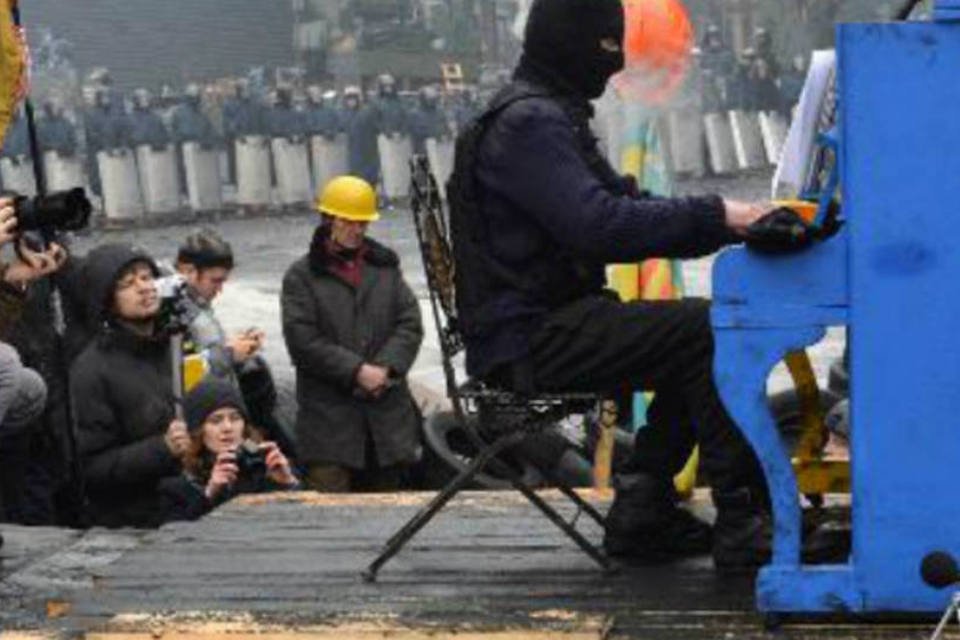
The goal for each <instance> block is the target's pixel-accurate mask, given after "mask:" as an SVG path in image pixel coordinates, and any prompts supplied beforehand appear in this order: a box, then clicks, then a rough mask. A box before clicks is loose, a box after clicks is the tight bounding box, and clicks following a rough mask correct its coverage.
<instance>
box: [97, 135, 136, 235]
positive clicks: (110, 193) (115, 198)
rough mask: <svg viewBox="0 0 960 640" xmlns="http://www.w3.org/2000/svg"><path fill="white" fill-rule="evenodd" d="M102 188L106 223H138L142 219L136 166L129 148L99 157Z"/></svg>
mask: <svg viewBox="0 0 960 640" xmlns="http://www.w3.org/2000/svg"><path fill="white" fill-rule="evenodd" d="M97 165H98V166H99V168H100V188H101V190H102V192H103V210H104V213H105V214H106V216H107V220H135V219H138V218H141V217H143V200H142V199H141V197H140V180H139V177H138V176H137V163H136V162H135V161H134V156H133V152H132V151H130V150H129V149H112V150H110V151H101V152H100V153H98V154H97Z"/></svg>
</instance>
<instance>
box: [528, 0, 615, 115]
mask: <svg viewBox="0 0 960 640" xmlns="http://www.w3.org/2000/svg"><path fill="white" fill-rule="evenodd" d="M623 30H624V14H623V5H621V4H620V0H534V2H533V6H532V7H531V8H530V17H529V19H528V20H527V29H526V33H525V35H524V42H523V58H522V59H521V63H520V64H521V67H524V66H532V67H533V68H534V69H536V70H540V71H546V72H547V73H549V74H551V75H552V76H554V77H556V78H559V79H560V80H562V81H563V82H564V83H565V84H567V85H568V86H569V87H570V88H572V89H574V90H575V91H576V92H577V93H578V94H579V95H580V96H581V97H583V98H587V99H591V100H592V99H594V98H599V97H600V96H601V95H603V91H604V89H605V88H606V86H607V82H608V81H609V80H610V78H611V76H613V75H614V74H615V73H617V72H618V71H620V70H621V69H623V65H624V56H623V35H624V34H623ZM605 38H610V39H612V40H614V41H615V42H616V43H617V44H618V45H619V50H618V51H607V50H605V49H604V48H602V47H601V46H600V41H601V40H603V39H605Z"/></svg>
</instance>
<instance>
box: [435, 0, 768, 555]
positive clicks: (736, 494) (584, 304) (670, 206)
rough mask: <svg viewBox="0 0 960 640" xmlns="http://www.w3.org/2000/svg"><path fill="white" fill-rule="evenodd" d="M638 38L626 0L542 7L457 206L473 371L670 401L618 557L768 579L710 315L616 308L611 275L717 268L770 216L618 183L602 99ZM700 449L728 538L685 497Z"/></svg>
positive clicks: (641, 472) (756, 474)
mask: <svg viewBox="0 0 960 640" xmlns="http://www.w3.org/2000/svg"><path fill="white" fill-rule="evenodd" d="M623 40H624V13H623V9H622V6H621V3H620V1H619V0H534V3H533V6H532V9H531V12H530V18H529V22H528V24H527V27H526V34H525V41H524V48H523V55H522V57H521V59H520V62H519V65H518V67H517V69H516V71H515V74H514V79H513V82H512V83H510V84H509V85H508V86H507V87H506V88H505V89H503V90H502V91H501V92H500V93H499V94H498V95H497V96H496V97H494V98H493V100H492V102H491V103H490V104H489V105H488V106H487V108H486V111H485V112H484V113H483V114H482V115H481V116H480V118H479V119H478V120H477V121H475V123H474V124H472V125H471V126H469V127H468V128H467V129H466V130H465V131H464V132H463V133H462V134H461V135H460V138H459V140H458V143H457V157H456V168H455V172H454V176H453V178H452V180H451V183H450V202H451V225H452V227H451V228H452V231H453V234H454V238H453V239H454V248H455V251H456V259H457V269H456V276H457V302H458V305H459V309H460V316H459V321H460V325H461V327H462V330H463V332H464V336H465V342H466V348H467V369H468V372H469V373H470V374H471V375H472V376H476V377H479V378H482V379H484V380H486V381H488V382H490V383H492V384H494V385H499V386H505V387H508V388H512V389H514V390H516V391H538V390H539V391H554V392H563V391H590V392H601V393H602V392H610V391H612V390H616V389H619V388H621V387H622V385H623V384H624V383H626V384H628V385H629V386H630V387H632V388H633V389H644V390H653V391H655V392H656V399H655V401H654V403H653V406H652V407H651V409H650V415H649V422H650V424H649V426H648V427H647V428H645V429H643V430H641V431H640V432H639V434H638V436H637V441H636V450H635V454H634V456H633V458H632V460H631V462H630V464H629V467H628V472H627V473H624V474H623V475H621V476H620V477H619V478H618V479H617V485H616V486H617V489H618V491H617V495H616V500H615V502H614V504H613V506H612V508H611V512H610V514H609V517H608V520H607V532H606V539H605V546H606V548H607V550H608V552H610V553H611V554H616V555H635V556H643V557H655V558H664V557H671V556H682V555H689V554H695V553H701V552H705V551H708V550H710V549H711V548H712V551H713V556H714V559H715V562H716V564H717V565H718V566H719V567H723V568H738V567H752V566H756V565H758V564H762V563H764V562H766V561H767V560H768V558H769V555H770V544H771V542H770V538H771V526H770V516H769V509H768V504H767V497H766V491H765V482H764V478H763V475H762V472H761V470H760V468H759V464H758V463H757V460H756V458H755V456H754V454H753V451H752V449H751V448H750V447H749V445H748V444H747V442H746V440H745V439H744V438H743V436H742V435H741V433H740V432H739V431H738V429H737V427H736V426H735V425H734V424H733V422H732V421H731V419H730V417H729V416H728V415H727V412H726V411H725V409H724V407H723V405H722V403H721V401H720V398H719V396H718V393H717V390H716V387H715V384H714V380H713V374H712V367H713V349H714V343H713V333H712V329H711V326H710V307H709V304H708V303H706V302H705V301H702V300H683V301H665V302H635V303H627V304H625V303H622V302H620V301H619V300H617V299H615V298H613V297H611V296H610V295H607V294H605V293H604V284H605V278H604V266H605V265H606V264H608V263H619V262H637V261H640V260H643V259H646V258H652V257H668V258H692V257H697V256H703V255H707V254H710V253H712V252H714V251H717V250H718V249H720V248H721V247H724V246H725V245H728V244H731V243H735V242H739V241H740V240H741V239H742V238H743V237H744V235H745V234H746V232H747V229H748V227H749V226H750V225H751V224H752V223H754V222H755V221H757V220H760V219H761V218H764V217H765V216H766V214H768V213H769V212H770V209H771V207H769V206H766V205H754V204H747V203H740V202H734V201H725V200H723V199H722V198H720V197H719V196H706V197H694V198H677V199H660V198H652V197H649V196H648V195H646V194H643V193H640V192H638V190H637V186H636V183H635V182H634V181H633V180H632V179H630V178H625V177H623V176H621V175H619V174H617V173H616V172H615V171H614V170H613V168H611V166H610V165H609V164H608V163H607V161H606V160H605V159H604V158H603V156H602V154H601V153H600V151H599V150H598V148H597V142H596V139H595V137H594V136H593V135H592V134H591V132H590V127H589V120H590V118H591V116H592V114H593V109H592V107H591V104H590V101H591V100H593V99H596V98H598V97H599V96H600V95H601V94H602V93H603V91H604V88H605V87H606V85H607V82H608V81H609V80H610V78H611V77H612V76H613V75H614V74H615V73H617V72H618V71H620V70H621V69H622V68H623V66H624V52H623ZM696 442H699V444H700V447H701V451H702V464H703V467H704V468H705V470H706V472H707V474H708V475H709V478H710V481H711V483H712V486H713V499H714V502H715V504H716V506H717V510H718V516H717V521H716V525H715V531H714V535H713V536H712V537H711V530H710V527H708V526H707V525H706V524H705V523H702V522H700V521H699V520H697V519H695V518H694V517H693V516H691V515H690V514H689V513H688V512H687V511H685V510H683V509H680V508H679V507H678V506H677V504H676V495H675V494H674V491H673V486H672V477H673V475H674V474H675V473H676V472H677V471H679V469H680V468H681V467H682V465H683V463H684V461H686V460H687V458H688V456H689V454H690V452H691V449H692V447H693V445H694V443H696Z"/></svg>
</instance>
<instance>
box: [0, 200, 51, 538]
mask: <svg viewBox="0 0 960 640" xmlns="http://www.w3.org/2000/svg"><path fill="white" fill-rule="evenodd" d="M36 202H37V201H36V200H33V201H27V200H26V199H24V198H13V197H2V198H0V247H5V246H6V245H12V248H13V252H12V253H13V254H14V255H13V258H12V260H10V261H6V260H3V259H0V462H2V472H0V489H2V493H0V507H2V508H0V515H2V516H4V519H9V517H10V515H11V514H10V513H9V511H10V509H11V508H13V507H12V505H14V504H16V503H18V502H20V500H21V498H22V496H21V494H22V493H23V476H24V473H25V468H26V464H27V460H26V456H25V455H24V451H25V450H26V448H27V447H26V446H24V443H27V442H29V439H30V437H31V430H32V427H33V426H34V425H35V424H36V421H37V419H38V418H39V417H40V416H41V415H42V414H43V412H44V409H45V407H46V405H47V384H46V383H45V382H44V380H43V378H42V377H41V376H40V374H39V373H37V372H36V371H35V370H34V369H32V368H29V367H27V366H24V364H23V361H22V360H21V354H20V353H19V352H18V350H17V349H15V348H14V347H13V346H12V345H11V344H9V342H10V341H11V340H12V339H13V337H14V334H15V333H16V330H17V328H18V325H19V324H20V320H21V317H22V315H23V313H24V310H25V308H26V307H27V305H28V298H27V293H28V288H29V286H30V285H31V284H32V283H34V282H36V281H37V280H40V279H42V278H45V277H47V276H49V275H51V274H53V273H55V272H56V271H57V270H59V269H60V268H61V267H62V266H63V264H64V262H65V261H66V258H67V253H66V251H65V250H64V249H63V248H62V247H61V246H59V245H57V244H53V243H51V244H49V245H47V246H45V247H44V248H34V247H33V246H32V245H31V243H30V242H28V241H27V239H26V238H25V237H24V232H25V231H27V230H29V228H30V223H31V222H33V221H35V220H36V209H35V207H34V206H33V205H34V204H36Z"/></svg>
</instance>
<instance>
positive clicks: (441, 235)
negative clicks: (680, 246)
mask: <svg viewBox="0 0 960 640" xmlns="http://www.w3.org/2000/svg"><path fill="white" fill-rule="evenodd" d="M410 164H411V202H410V204H411V209H412V212H413V218H414V223H415V225H416V231H417V241H418V244H419V247H420V253H421V256H422V258H423V266H424V271H425V274H426V277H427V288H428V289H429V293H430V306H431V308H432V311H433V317H434V320H435V322H436V327H437V333H438V334H439V339H440V351H441V354H442V361H443V372H444V377H445V379H446V386H447V395H448V397H449V398H450V402H451V404H452V405H453V412H454V415H455V416H456V418H457V420H458V421H459V423H460V425H461V426H462V428H463V431H464V433H465V434H466V435H467V438H468V440H469V441H470V444H471V445H472V446H473V447H475V448H476V450H477V451H478V454H477V455H476V457H475V458H474V459H473V460H472V461H471V462H470V463H469V464H468V465H467V466H466V467H465V468H463V469H462V470H459V473H458V475H457V476H456V477H455V478H454V479H453V480H452V481H451V482H450V483H448V484H447V486H446V487H444V488H443V489H442V490H441V491H440V492H438V493H437V495H436V496H434V497H433V498H432V499H431V500H430V502H428V503H427V504H426V505H424V506H423V507H422V508H421V509H420V510H419V511H418V512H417V513H416V514H415V515H414V516H413V517H412V518H411V519H410V520H409V521H407V522H406V524H404V525H403V526H402V527H401V528H400V530H398V531H397V532H396V533H395V534H394V535H393V536H392V537H391V538H390V539H389V540H387V542H386V543H385V544H384V547H383V550H382V551H381V552H380V555H378V556H377V557H376V559H374V561H373V562H371V563H370V565H369V566H368V567H367V569H366V570H365V571H364V572H363V574H362V576H363V579H364V581H366V582H374V581H376V579H377V573H378V572H379V570H380V569H381V568H382V567H383V565H385V564H386V563H387V562H388V561H389V560H390V559H391V558H392V557H393V556H394V555H396V554H397V553H398V552H399V551H400V550H401V549H402V548H403V546H404V545H405V544H406V543H407V542H409V541H410V539H411V538H413V536H415V535H416V534H417V532H419V531H420V529H422V528H423V527H424V526H425V525H426V524H427V523H428V522H430V520H432V519H433V517H434V516H436V515H437V513H439V512H440V510H441V509H443V507H444V506H445V505H446V504H447V503H448V502H449V501H450V500H451V499H452V498H453V497H454V496H456V495H457V494H458V493H459V492H460V491H461V490H463V489H464V488H466V487H467V486H468V485H469V484H470V483H471V481H472V480H473V478H474V477H475V476H476V475H477V474H479V473H481V472H482V471H483V470H484V469H490V470H491V471H493V472H494V473H496V474H498V475H499V476H502V477H505V478H507V479H508V481H509V482H510V484H511V485H512V486H513V488H514V489H516V490H517V491H519V492H520V493H521V494H523V496H524V497H525V498H526V499H527V500H529V501H530V502H531V503H532V504H533V505H534V506H535V507H537V508H538V509H539V510H540V511H541V512H542V513H543V514H544V515H545V516H546V517H547V519H549V520H550V521H551V522H552V523H553V524H554V525H556V526H557V527H558V528H559V529H560V530H561V531H563V532H564V533H565V534H566V535H567V536H568V537H569V538H570V539H571V540H573V542H574V543H576V545H577V546H578V547H580V549H581V550H583V552H584V553H586V554H587V555H588V556H590V558H591V559H593V560H594V561H595V562H596V563H597V564H599V565H600V566H601V567H602V568H603V569H605V570H606V571H611V570H613V565H612V564H611V563H610V561H609V560H608V559H607V557H606V556H605V555H604V554H603V553H602V552H601V551H600V550H599V549H598V548H597V547H596V546H595V545H594V544H593V543H591V542H590V541H589V540H587V539H586V538H585V537H584V536H583V534H582V533H580V531H578V530H577V528H576V523H577V520H578V519H579V517H580V515H581V514H583V513H586V514H587V515H588V516H590V517H591V518H592V519H593V520H594V521H596V522H597V523H598V524H599V525H600V526H601V527H602V526H603V525H604V517H603V515H602V514H600V512H599V511H597V510H596V508H594V507H593V506H592V505H590V504H589V503H587V502H586V501H585V500H583V498H581V497H580V496H579V495H578V494H577V493H576V492H575V491H574V490H573V489H571V488H570V487H569V486H568V485H566V484H564V483H562V482H560V481H558V480H557V479H556V478H555V477H551V478H550V481H551V484H552V485H553V486H555V487H556V488H557V489H559V490H560V491H561V492H562V493H563V494H564V495H565V496H566V497H567V498H569V499H570V500H571V501H572V502H573V503H574V505H576V507H577V512H576V514H575V515H574V516H573V518H572V519H571V520H570V521H567V520H565V519H564V518H563V516H561V515H560V514H559V513H558V512H557V511H556V509H554V508H553V507H552V506H551V505H550V504H548V503H547V502H546V501H544V499H543V498H541V497H540V496H539V495H537V493H536V492H535V491H534V490H533V489H532V488H531V487H529V486H527V485H526V484H525V483H524V482H523V481H522V480H521V479H520V475H519V474H518V473H517V472H516V471H515V470H514V469H513V468H512V467H511V465H509V464H508V463H507V462H505V461H504V460H503V459H502V458H500V455H501V454H502V453H504V452H505V451H507V450H508V449H510V448H511V447H513V446H515V445H517V444H519V443H521V442H523V440H524V439H525V438H526V437H528V436H529V435H531V434H533V433H537V432H539V431H542V430H544V429H546V428H550V427H552V426H553V425H555V424H556V422H557V421H558V420H560V419H562V418H564V417H566V416H568V415H571V414H574V413H579V412H581V411H582V409H583V407H584V406H592V405H596V404H598V403H599V401H600V397H599V396H597V395H596V394H590V393H563V394H536V395H534V396H524V395H520V394H516V393H512V392H509V391H506V390H503V389H495V388H492V387H490V386H488V385H486V384H484V383H482V382H480V381H477V380H467V381H466V382H464V383H462V384H461V383H459V382H458V380H457V373H456V367H455V366H454V362H453V361H454V358H455V357H456V356H457V354H459V353H460V352H462V351H463V349H464V345H463V338H462V336H461V334H460V332H459V329H458V327H457V314H456V305H455V297H454V296H455V290H454V279H453V273H454V269H455V265H454V260H453V252H452V249H451V241H450V235H449V232H448V224H447V220H446V217H445V210H444V204H443V200H442V198H441V196H440V191H439V189H438V188H437V184H436V182H435V180H434V179H433V176H432V174H431V172H430V167H429V164H428V162H427V160H426V158H423V157H421V156H416V157H414V158H413V159H411V161H410ZM474 415H475V416H477V417H478V418H479V420H478V421H477V422H478V424H479V427H475V426H474V421H471V420H468V419H467V417H468V416H474Z"/></svg>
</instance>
